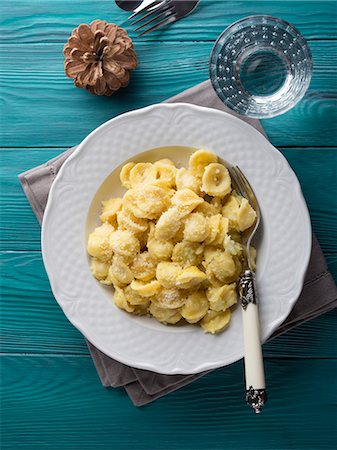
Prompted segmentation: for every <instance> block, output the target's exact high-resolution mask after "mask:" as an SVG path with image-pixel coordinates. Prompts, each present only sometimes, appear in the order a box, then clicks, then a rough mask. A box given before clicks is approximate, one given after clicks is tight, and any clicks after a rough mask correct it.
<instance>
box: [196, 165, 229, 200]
mask: <svg viewBox="0 0 337 450" xmlns="http://www.w3.org/2000/svg"><path fill="white" fill-rule="evenodd" d="M201 190H202V191H203V192H206V194H208V195H212V196H214V197H221V198H223V197H225V196H226V195H228V194H229V193H230V192H231V190H232V188H231V177H230V175H229V172H228V169H227V168H226V167H225V166H224V165H222V164H218V163H212V164H209V165H208V166H207V167H206V168H205V171H204V173H203V176H202V185H201Z"/></svg>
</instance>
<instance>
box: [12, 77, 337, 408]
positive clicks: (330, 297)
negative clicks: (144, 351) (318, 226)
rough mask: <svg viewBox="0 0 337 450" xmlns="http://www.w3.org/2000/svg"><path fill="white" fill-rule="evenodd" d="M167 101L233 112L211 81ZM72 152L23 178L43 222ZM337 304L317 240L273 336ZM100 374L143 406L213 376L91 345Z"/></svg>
mask: <svg viewBox="0 0 337 450" xmlns="http://www.w3.org/2000/svg"><path fill="white" fill-rule="evenodd" d="M167 102H172V103H173V102H185V103H192V104H196V105H200V106H207V107H210V108H215V109H219V110H222V111H226V112H228V113H230V114H233V115H236V114H234V113H233V111H231V110H229V109H227V108H226V107H225V106H224V104H223V103H222V102H221V101H220V100H219V98H218V97H217V95H216V94H215V92H214V90H213V88H212V86H211V83H210V81H205V82H203V83H201V84H199V85H197V86H195V87H193V88H191V89H188V90H186V91H184V92H182V93H180V94H178V95H176V96H175V97H172V98H171V99H169V100H167ZM238 117H240V118H241V119H242V120H244V121H246V122H248V123H250V124H251V125H252V126H254V127H255V128H256V129H257V130H259V131H260V132H261V133H263V134H265V133H264V131H263V129H262V127H261V125H260V123H259V121H257V120H254V119H249V118H246V117H242V116H238ZM74 149H75V147H74V148H71V149H69V150H67V151H66V152H64V153H62V154H61V155H59V156H58V157H56V158H54V159H51V160H50V161H48V162H46V163H45V164H43V165H41V166H38V167H35V168H33V169H31V170H28V171H27V172H25V173H22V174H21V175H19V179H20V182H21V184H22V187H23V189H24V192H25V194H26V196H27V198H28V201H29V202H30V205H31V207H32V209H33V211H34V213H35V215H36V217H37V219H38V220H39V222H40V223H41V222H42V218H43V213H44V210H45V207H46V204H47V200H48V193H49V190H50V187H51V185H52V183H53V181H54V178H55V176H56V175H57V172H58V171H59V169H60V167H61V166H62V164H63V163H64V161H65V160H66V159H67V158H68V156H69V155H70V154H71V153H72V152H73V151H74ZM336 306H337V288H336V285H335V283H334V280H333V278H332V276H331V274H330V273H329V271H328V268H327V265H326V262H325V259H324V256H323V253H322V250H321V248H320V246H319V244H318V242H317V240H316V238H315V236H314V237H313V245H312V254H311V259H310V263H309V267H308V270H307V274H306V278H305V282H304V286H303V291H302V293H301V295H300V297H299V299H298V301H297V302H296V304H295V306H294V308H293V310H292V312H291V313H290V314H289V316H288V318H287V319H286V320H285V321H284V323H283V324H282V325H281V326H280V327H279V328H278V330H277V331H276V332H275V333H274V334H273V335H272V337H271V338H274V337H276V336H279V335H280V334H282V333H284V332H286V331H288V330H290V329H291V328H293V327H295V326H297V325H299V324H301V323H303V322H305V321H307V320H310V319H312V318H314V317H316V316H318V315H320V314H323V313H325V312H327V311H330V310H331V309H333V308H335V307H336ZM87 344H88V348H89V350H90V353H91V356H92V359H93V361H94V364H95V367H96V370H97V372H98V375H99V377H100V379H101V382H102V384H103V386H106V387H118V386H124V388H125V389H126V392H127V393H128V395H129V396H130V398H131V400H132V401H133V403H134V404H135V405H136V406H141V405H144V404H146V403H149V402H151V401H153V400H156V399H157V398H159V397H162V396H163V395H166V394H168V393H169V392H172V391H174V390H176V389H179V388H180V387H182V386H184V385H186V384H188V383H190V382H192V381H194V380H196V379H198V378H200V377H202V376H204V375H205V374H206V373H208V372H202V373H199V374H194V375H161V374H157V373H154V372H150V371H147V370H141V369H134V368H132V367H128V366H126V365H124V364H122V363H119V362H118V361H115V360H113V359H112V358H110V357H108V356H107V355H105V354H104V353H102V352H101V351H100V350H98V349H97V348H95V347H94V346H93V345H92V344H90V342H87Z"/></svg>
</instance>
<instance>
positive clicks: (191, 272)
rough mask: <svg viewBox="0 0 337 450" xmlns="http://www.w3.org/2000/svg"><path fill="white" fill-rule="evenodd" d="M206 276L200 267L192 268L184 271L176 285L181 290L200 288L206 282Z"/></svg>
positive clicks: (179, 275) (178, 277)
mask: <svg viewBox="0 0 337 450" xmlns="http://www.w3.org/2000/svg"><path fill="white" fill-rule="evenodd" d="M206 278H207V277H206V274H205V273H204V272H202V271H201V270H200V269H198V267H196V266H191V267H187V268H186V269H183V270H182V271H181V272H180V273H179V274H178V276H177V278H176V280H177V281H176V285H177V286H178V287H179V288H180V289H191V288H194V287H196V286H198V285H199V284H200V283H202V282H203V281H204V280H206Z"/></svg>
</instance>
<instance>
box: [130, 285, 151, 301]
mask: <svg viewBox="0 0 337 450" xmlns="http://www.w3.org/2000/svg"><path fill="white" fill-rule="evenodd" d="M124 295H125V298H126V300H127V302H128V304H129V305H132V306H139V305H146V304H147V303H148V301H149V299H148V298H147V297H144V296H143V295H140V294H139V293H138V292H136V291H135V290H133V289H132V288H131V285H129V286H127V287H126V288H125V289H124Z"/></svg>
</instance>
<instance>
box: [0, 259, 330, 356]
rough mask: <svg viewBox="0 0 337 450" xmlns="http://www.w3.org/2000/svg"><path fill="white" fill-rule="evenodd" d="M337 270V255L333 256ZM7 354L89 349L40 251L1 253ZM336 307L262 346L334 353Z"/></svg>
mask: <svg viewBox="0 0 337 450" xmlns="http://www.w3.org/2000/svg"><path fill="white" fill-rule="evenodd" d="M330 257H331V260H332V259H333V265H334V267H335V269H337V255H333V257H332V255H330ZM0 276H1V279H2V280H3V281H2V296H1V297H2V298H1V300H0V309H1V311H2V322H3V323H2V337H1V344H0V345H1V351H2V352H3V353H16V354H20V353H29V354H34V353H38V354H41V353H42V354H72V355H78V354H82V355H83V354H88V349H87V347H86V345H85V343H84V339H83V337H82V335H81V334H80V333H79V332H78V331H77V329H75V328H74V327H73V326H72V325H71V324H70V323H69V322H68V320H67V318H66V317H65V316H64V314H63V312H62V310H61V308H60V307H59V306H58V304H57V303H56V301H55V299H54V297H53V295H52V293H51V291H50V287H49V282H48V279H47V275H46V272H45V270H44V267H43V262H42V257H41V254H40V252H33V253H32V252H6V253H0ZM336 317H337V312H336V313H335V312H331V313H329V314H326V315H324V316H322V317H319V318H317V319H316V320H313V321H310V322H307V323H305V324H303V325H302V326H301V327H298V328H296V329H295V330H293V331H290V332H288V333H286V334H285V335H283V336H281V337H280V338H277V339H275V340H273V341H272V342H270V343H268V344H266V345H265V346H264V352H265V356H269V357H276V356H287V357H292V358H296V357H301V358H303V357H311V358H334V357H337V349H336V348H335V347H334V346H332V345H331V342H334V341H335V340H336V338H337V333H336V328H335V327H334V323H335V321H336Z"/></svg>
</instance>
